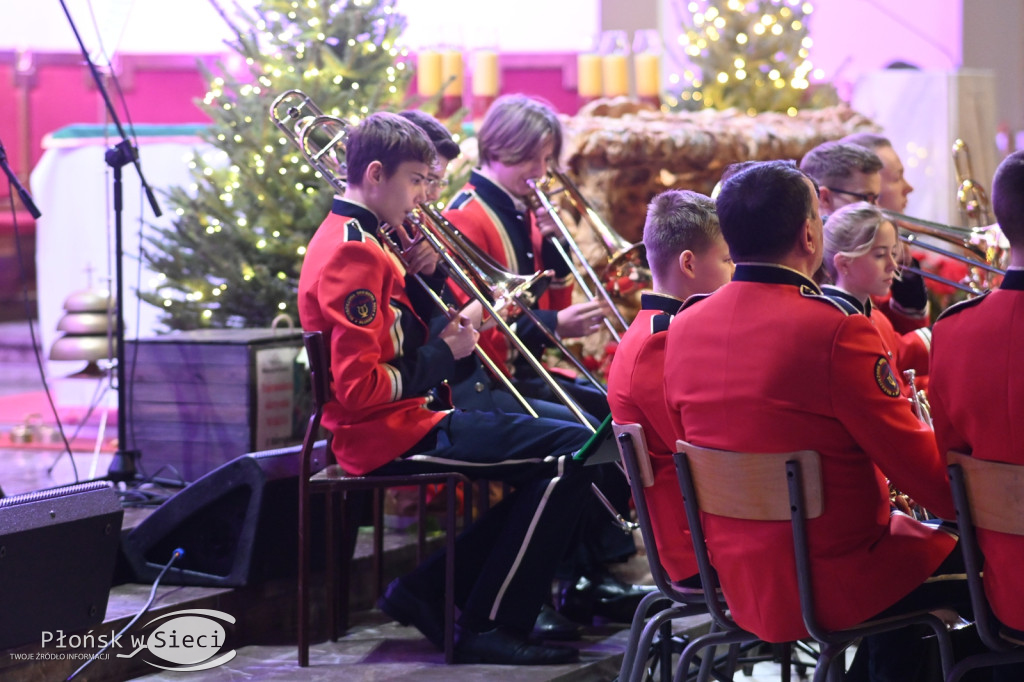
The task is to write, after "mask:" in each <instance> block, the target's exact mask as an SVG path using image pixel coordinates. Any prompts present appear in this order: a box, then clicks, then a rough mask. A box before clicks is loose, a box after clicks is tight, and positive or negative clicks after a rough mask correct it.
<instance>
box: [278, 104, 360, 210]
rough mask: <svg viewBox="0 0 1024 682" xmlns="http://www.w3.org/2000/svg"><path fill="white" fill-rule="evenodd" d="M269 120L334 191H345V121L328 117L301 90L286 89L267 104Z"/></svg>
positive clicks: (346, 127)
mask: <svg viewBox="0 0 1024 682" xmlns="http://www.w3.org/2000/svg"><path fill="white" fill-rule="evenodd" d="M270 120H271V121H273V122H274V125H275V126H277V128H278V129H279V130H280V131H281V132H283V133H284V134H285V135H286V136H288V139H290V140H291V141H292V143H293V144H294V145H295V146H296V147H298V149H299V151H301V152H302V155H303V156H304V157H305V158H306V161H308V162H309V165H310V166H312V167H313V168H315V169H316V170H317V172H318V173H320V175H322V176H323V177H324V179H326V180H327V181H328V182H329V183H331V185H332V186H333V187H334V189H335V190H336V191H337V192H339V193H340V192H344V191H345V184H346V174H347V169H346V167H345V161H344V158H345V154H344V152H345V141H346V139H347V136H348V123H346V122H345V121H344V120H342V119H340V118H338V117H337V116H328V115H327V114H325V113H324V112H323V111H322V110H321V109H320V107H318V106H317V105H316V102H314V101H313V99H312V98H311V97H310V96H309V95H307V94H306V93H304V92H302V91H301V90H288V91H286V92H283V93H282V94H280V95H278V96H277V98H276V99H274V101H273V103H271V105H270Z"/></svg>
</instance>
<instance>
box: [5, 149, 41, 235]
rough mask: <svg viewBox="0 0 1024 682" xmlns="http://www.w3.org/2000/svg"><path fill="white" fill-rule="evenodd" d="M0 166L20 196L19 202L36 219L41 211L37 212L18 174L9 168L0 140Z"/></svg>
mask: <svg viewBox="0 0 1024 682" xmlns="http://www.w3.org/2000/svg"><path fill="white" fill-rule="evenodd" d="M0 168H3V169H4V173H6V174H7V179H8V180H9V181H10V183H11V184H12V185H14V189H15V191H16V192H17V193H18V196H19V197H20V198H21V203H22V204H23V205H24V206H25V208H26V209H27V210H28V212H29V214H31V216H32V217H33V218H35V219H36V220H38V219H39V216H41V215H42V213H40V212H39V209H38V208H36V204H35V202H34V201H32V195H30V194H29V193H28V190H27V189H25V187H24V186H23V185H22V184H21V182H20V181H19V180H18V176H17V175H15V174H14V171H12V170H11V167H10V166H8V165H7V151H6V150H5V149H4V143H3V142H0Z"/></svg>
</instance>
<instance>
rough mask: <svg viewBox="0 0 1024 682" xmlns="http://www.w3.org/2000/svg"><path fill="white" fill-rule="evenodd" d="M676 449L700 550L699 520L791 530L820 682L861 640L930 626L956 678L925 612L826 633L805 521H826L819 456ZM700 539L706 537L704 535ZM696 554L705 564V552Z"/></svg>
mask: <svg viewBox="0 0 1024 682" xmlns="http://www.w3.org/2000/svg"><path fill="white" fill-rule="evenodd" d="M677 448H678V450H679V452H678V453H676V455H675V457H676V467H677V470H678V473H679V478H680V485H681V486H682V488H683V498H684V503H685V506H686V515H687V519H688V520H689V522H690V530H691V533H694V544H695V545H696V544H697V535H696V531H697V529H701V525H700V512H704V513H707V514H714V515H716V516H723V517H726V518H733V519H747V520H753V521H789V522H790V523H791V524H792V529H793V545H794V554H795V559H796V573H797V574H796V579H797V584H798V587H799V592H800V610H801V613H802V615H803V619H804V625H805V626H806V627H807V631H808V632H809V633H810V635H811V637H813V638H814V639H815V640H816V641H817V642H818V643H819V644H820V645H821V650H820V653H819V656H818V662H817V665H816V666H815V670H814V682H822V681H823V680H825V679H826V676H828V675H829V673H830V669H832V668H833V666H832V665H831V664H832V661H833V660H834V659H835V658H836V657H839V658H840V659H841V658H842V657H841V654H842V653H843V652H844V651H845V650H846V648H847V647H848V646H850V645H851V644H852V643H854V641H856V640H857V639H859V638H861V637H864V636H867V635H874V634H880V633H883V632H888V631H890V630H895V629H898V628H902V627H907V626H908V625H915V624H923V625H927V626H928V627H930V628H931V629H932V630H933V631H934V632H935V635H936V637H937V640H938V644H939V655H940V658H941V661H942V671H943V674H944V675H945V674H946V673H947V672H948V671H949V670H950V667H951V664H952V660H953V654H952V644H951V642H950V639H949V633H948V632H947V630H946V626H945V624H944V623H943V622H942V620H940V619H939V618H938V617H936V616H934V615H932V614H930V613H928V612H926V611H917V612H912V613H907V614H901V615H899V616H894V617H889V618H885V619H879V620H874V621H867V622H864V623H861V624H859V625H857V626H854V627H851V628H846V629H842V630H829V629H827V628H825V627H823V626H822V625H821V623H820V621H819V620H818V615H817V608H816V605H815V600H814V592H813V590H812V586H813V584H814V576H813V575H812V573H811V566H810V552H809V550H808V544H807V520H808V519H814V518H817V517H818V516H820V515H821V513H822V510H823V508H824V491H823V488H822V481H821V458H820V456H819V455H818V453H817V452H814V451H812V450H801V451H797V452H783V453H740V452H728V451H724V450H712V449H709V448H701V447H697V446H695V445H691V444H689V443H687V442H685V441H679V442H678V443H677ZM700 535H701V536H703V531H702V530H701V531H700ZM701 540H703V537H701ZM697 549H698V550H699V555H700V556H701V557H702V558H703V561H704V562H707V561H708V558H707V549H706V547H703V546H701V547H699V548H697ZM707 587H708V586H705V589H707ZM833 674H834V675H835V677H834V678H833V677H830V679H841V678H842V670H841V669H840V668H835V669H834V671H833Z"/></svg>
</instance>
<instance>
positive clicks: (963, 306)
mask: <svg viewBox="0 0 1024 682" xmlns="http://www.w3.org/2000/svg"><path fill="white" fill-rule="evenodd" d="M989 293H991V292H990V291H986V292H985V293H983V294H979V295H977V296H975V297H974V298H968V299H966V300H964V301H960V302H958V303H954V304H953V305H951V306H949V307H948V308H946V309H945V310H943V311H942V312H941V313H939V316H938V317H937V318H935V321H936V322H938V321H939V320H941V319H942V318H944V317H949V316H950V315H956V314H957V313H958V312H960V311H961V310H967V309H968V308H970V307H971V306H976V305H978V304H979V303H981V302H982V300H984V298H985V297H986V296H988V295H989Z"/></svg>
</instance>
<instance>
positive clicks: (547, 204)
mask: <svg viewBox="0 0 1024 682" xmlns="http://www.w3.org/2000/svg"><path fill="white" fill-rule="evenodd" d="M526 182H527V184H528V185H529V187H530V189H531V190H533V197H532V201H531V204H532V205H533V207H534V209H535V210H536V209H539V208H543V209H544V210H545V211H546V212H547V214H548V215H550V216H551V219H552V220H553V221H554V222H555V226H556V227H557V228H558V232H559V233H560V234H561V236H562V238H563V239H564V240H565V243H566V244H567V245H568V246H569V248H570V249H571V250H572V253H573V255H575V257H576V260H578V261H579V263H580V267H581V268H582V269H583V271H585V273H586V277H584V274H583V273H582V272H580V268H577V267H576V263H575V261H574V260H573V257H572V255H570V254H569V253H567V252H566V251H565V248H564V246H563V245H562V242H561V241H560V240H558V239H555V238H554V237H552V238H551V242H552V244H553V245H554V247H555V249H556V250H557V251H558V254H559V256H560V257H561V258H562V259H563V260H564V261H565V262H566V264H567V265H568V267H569V272H570V273H571V274H572V277H573V279H574V280H575V281H576V284H577V285H579V287H580V290H581V291H582V292H583V295H584V296H585V297H586V298H587V300H588V301H594V300H596V299H597V298H598V297H600V298H602V299H603V300H604V301H605V303H607V305H608V307H609V308H610V309H611V311H612V315H613V316H614V318H615V320H616V321H617V322H618V324H619V325H620V326H621V328H622V329H623V330H626V329H628V328H629V323H628V322H627V321H626V319H625V318H624V317H623V315H622V312H621V311H620V310H619V308H618V306H617V305H615V301H614V300H613V294H614V295H615V296H618V297H621V296H622V295H624V294H625V293H626V291H625V290H624V289H623V286H622V283H623V281H629V282H631V283H633V287H631V288H640V289H649V288H650V287H651V270H650V268H649V267H648V266H647V264H646V258H645V255H644V251H643V244H642V243H638V244H632V243H630V242H628V241H626V240H625V239H624V238H623V237H622V236H621V235H620V234H618V233H617V232H616V231H615V230H614V229H612V227H611V226H610V225H608V224H607V223H606V222H605V221H604V220H603V219H602V218H601V216H600V215H599V214H598V213H597V211H596V210H594V207H593V206H592V205H591V204H590V202H589V201H587V199H586V197H584V196H583V193H582V192H580V190H579V187H577V186H576V184H575V183H574V182H573V181H572V180H571V179H570V178H569V176H568V175H567V174H565V173H563V172H562V171H560V170H557V169H555V168H549V169H548V172H547V173H546V174H545V175H544V177H542V178H539V179H537V180H533V179H530V180H527V181H526ZM557 194H565V196H566V198H567V199H568V200H569V204H570V205H571V206H572V207H573V209H574V210H575V211H576V213H577V214H579V215H580V216H581V218H582V219H583V220H584V221H585V222H586V223H587V225H589V226H590V228H591V230H592V231H593V232H594V234H595V236H596V237H597V239H598V241H599V242H600V244H601V246H602V247H604V251H605V257H604V261H605V264H604V265H603V266H602V268H601V272H600V274H599V273H597V272H596V271H595V270H594V268H593V266H591V265H590V262H589V261H588V260H587V258H586V257H585V256H584V254H583V251H582V250H581V249H580V247H579V244H578V243H577V242H576V240H575V239H574V238H573V235H572V233H571V232H570V231H569V228H568V227H567V226H566V225H565V221H563V220H562V218H561V216H560V215H559V213H558V210H557V209H556V208H555V206H554V204H553V203H552V201H551V198H552V197H553V196H555V195H557ZM605 325H606V326H607V328H608V331H609V332H610V333H611V335H612V338H614V339H615V340H616V341H619V340H620V334H619V332H618V330H617V329H616V328H615V327H614V325H612V323H611V320H608V319H607V318H606V319H605Z"/></svg>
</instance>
